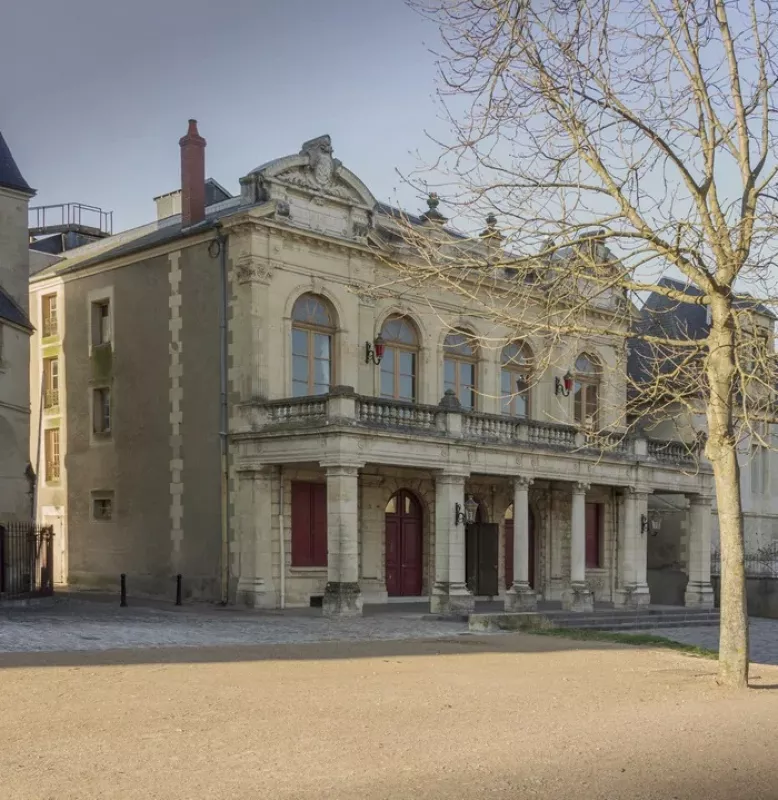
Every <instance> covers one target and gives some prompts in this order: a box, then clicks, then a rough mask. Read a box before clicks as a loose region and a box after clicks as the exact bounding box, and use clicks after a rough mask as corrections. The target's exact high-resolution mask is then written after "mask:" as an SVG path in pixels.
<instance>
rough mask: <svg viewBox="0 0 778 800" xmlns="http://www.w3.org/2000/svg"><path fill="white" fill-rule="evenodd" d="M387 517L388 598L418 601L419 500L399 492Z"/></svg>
mask: <svg viewBox="0 0 778 800" xmlns="http://www.w3.org/2000/svg"><path fill="white" fill-rule="evenodd" d="M393 500H394V503H390V507H391V508H392V509H393V510H392V511H391V512H387V514H386V591H387V592H388V594H389V596H390V597H417V596H418V595H420V594H421V589H422V520H421V507H420V506H419V502H418V500H416V498H415V497H414V496H413V495H412V494H411V493H410V492H406V491H401V492H398V493H397V494H396V495H395V496H394V498H393Z"/></svg>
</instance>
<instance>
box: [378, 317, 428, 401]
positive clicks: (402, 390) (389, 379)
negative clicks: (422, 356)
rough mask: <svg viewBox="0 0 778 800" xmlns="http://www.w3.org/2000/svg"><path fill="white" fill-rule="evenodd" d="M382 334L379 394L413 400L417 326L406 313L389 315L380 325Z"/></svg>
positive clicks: (415, 381) (417, 357) (416, 360)
mask: <svg viewBox="0 0 778 800" xmlns="http://www.w3.org/2000/svg"><path fill="white" fill-rule="evenodd" d="M381 338H382V339H383V340H384V355H383V357H382V358H381V397H389V398H391V399H392V400H405V401H406V402H409V403H413V402H415V401H416V383H417V374H416V371H417V369H418V363H419V337H418V335H417V334H416V328H415V327H414V326H413V323H411V322H410V321H409V320H408V319H406V318H405V317H390V318H389V319H388V320H386V322H385V323H384V326H383V328H381Z"/></svg>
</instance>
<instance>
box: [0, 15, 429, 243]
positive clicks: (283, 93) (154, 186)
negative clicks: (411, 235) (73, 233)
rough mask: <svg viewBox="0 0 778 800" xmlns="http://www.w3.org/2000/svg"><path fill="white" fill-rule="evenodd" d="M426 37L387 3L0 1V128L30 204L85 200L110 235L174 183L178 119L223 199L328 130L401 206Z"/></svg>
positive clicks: (362, 172) (422, 113)
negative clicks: (106, 213) (195, 141)
mask: <svg viewBox="0 0 778 800" xmlns="http://www.w3.org/2000/svg"><path fill="white" fill-rule="evenodd" d="M436 43H437V31H436V30H435V28H434V27H432V26H431V25H430V24H429V23H427V22H425V21H424V20H422V19H421V18H419V17H418V16H417V15H416V14H415V13H414V12H413V11H411V10H410V9H409V8H408V7H407V6H406V5H405V3H404V2H403V0H221V2H218V3H217V2H215V0H187V2H184V1H183V0H132V2H119V0H67V1H66V2H65V1H64V0H6V4H5V5H4V10H3V23H2V26H0V75H2V76H3V77H2V79H0V130H2V132H3V135H4V136H5V138H6V140H7V141H8V143H9V145H10V147H11V149H12V151H13V153H14V156H15V158H16V160H17V162H18V164H19V167H20V168H21V170H22V173H23V174H24V176H25V178H26V179H27V181H28V182H29V183H30V184H31V185H32V186H33V187H34V188H36V189H37V190H38V195H37V197H36V198H34V200H33V204H35V205H44V204H50V203H61V202H68V201H78V202H82V203H88V204H93V205H99V206H102V207H103V208H104V209H106V210H113V211H114V229H115V230H121V229H124V228H128V227H132V226H134V225H138V224H142V223H143V222H146V221H149V220H151V219H153V218H154V204H153V202H152V197H154V196H155V195H157V194H161V193H163V192H166V191H170V190H172V189H175V188H176V187H177V186H178V184H179V152H178V139H179V137H180V136H182V135H183V134H184V133H185V132H186V121H187V119H188V118H189V117H195V118H196V119H197V120H198V121H199V127H200V132H201V134H202V135H203V136H204V137H205V138H206V139H207V141H208V148H207V151H206V164H207V166H206V172H207V174H208V175H209V176H211V177H213V178H215V179H216V180H218V181H219V182H220V183H221V184H222V185H224V186H225V187H226V188H227V189H229V190H230V191H231V192H233V193H237V192H238V190H239V186H238V178H239V177H240V176H242V175H244V174H245V173H247V172H248V171H250V170H251V169H253V168H254V167H256V166H258V165H259V164H261V163H262V162H264V161H267V160H269V159H271V158H275V157H278V156H283V155H288V154H289V153H293V152H297V150H298V149H299V147H300V144H301V143H302V142H303V141H304V140H306V139H310V138H312V137H314V136H318V135H320V134H323V133H329V134H330V135H331V136H332V141H333V146H334V148H335V155H336V157H338V158H340V159H341V160H342V161H343V162H344V164H345V165H347V166H348V167H349V168H350V169H352V170H353V171H354V172H355V173H356V174H357V175H359V176H360V177H361V178H362V179H363V180H364V181H365V183H366V184H367V185H368V186H369V187H370V189H371V190H372V191H373V192H374V194H375V195H376V196H377V197H379V198H380V199H382V200H388V201H394V200H396V199H399V200H400V201H401V202H402V203H404V204H405V205H406V206H407V207H408V208H409V210H416V209H417V208H420V207H421V203H420V201H419V200H418V199H417V198H416V196H415V193H414V192H413V191H412V190H411V189H410V188H408V187H404V186H403V185H402V181H401V180H400V178H398V176H397V174H396V172H395V169H396V168H399V169H400V170H401V171H403V172H408V171H410V170H413V169H414V168H415V167H418V166H419V163H420V162H419V157H418V156H417V155H416V154H415V153H414V152H412V151H415V150H416V149H417V148H421V149H422V152H423V156H422V162H424V161H426V160H428V159H431V158H432V157H433V156H434V154H435V152H436V150H435V147H434V146H433V145H431V144H429V143H428V140H427V139H426V138H425V135H424V131H425V130H432V131H435V130H437V131H438V132H440V131H441V126H442V123H441V122H440V121H439V113H438V109H437V107H436V104H435V101H434V93H435V66H434V57H433V56H432V55H431V54H430V52H429V48H430V47H434V46H435V45H436Z"/></svg>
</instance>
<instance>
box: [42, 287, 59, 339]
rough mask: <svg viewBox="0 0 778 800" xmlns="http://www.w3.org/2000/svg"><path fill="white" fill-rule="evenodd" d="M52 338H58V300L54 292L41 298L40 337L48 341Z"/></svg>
mask: <svg viewBox="0 0 778 800" xmlns="http://www.w3.org/2000/svg"><path fill="white" fill-rule="evenodd" d="M52 309H53V312H54V313H52ZM53 336H59V298H58V296H57V293H56V292H50V293H49V294H44V295H43V296H42V297H41V337H42V338H43V339H48V338H50V337H53Z"/></svg>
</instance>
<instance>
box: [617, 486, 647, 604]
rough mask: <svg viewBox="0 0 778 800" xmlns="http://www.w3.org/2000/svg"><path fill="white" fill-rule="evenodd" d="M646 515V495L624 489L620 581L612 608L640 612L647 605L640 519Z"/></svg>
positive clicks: (620, 525)
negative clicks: (614, 606)
mask: <svg viewBox="0 0 778 800" xmlns="http://www.w3.org/2000/svg"><path fill="white" fill-rule="evenodd" d="M647 513H648V495H647V494H646V493H645V492H639V491H638V490H637V489H636V488H635V487H634V486H627V487H626V488H625V489H624V490H623V492H622V495H621V507H620V513H619V534H618V535H619V565H618V567H619V575H618V577H619V580H618V588H617V589H616V597H615V598H614V599H615V605H617V606H621V607H623V608H639V607H640V606H644V605H647V604H648V602H649V601H650V596H649V592H648V584H647V583H646V547H647V541H646V539H647V534H646V533H644V532H643V531H642V530H641V527H642V526H641V516H642V515H644V514H647Z"/></svg>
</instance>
